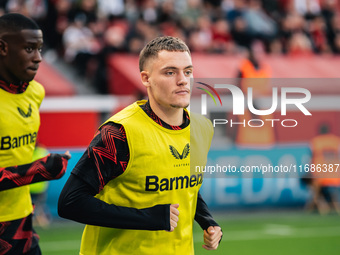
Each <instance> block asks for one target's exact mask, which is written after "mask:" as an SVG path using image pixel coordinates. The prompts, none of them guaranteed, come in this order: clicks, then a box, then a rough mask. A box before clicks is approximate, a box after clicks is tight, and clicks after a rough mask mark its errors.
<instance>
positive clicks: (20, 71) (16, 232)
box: [0, 14, 70, 255]
mask: <svg viewBox="0 0 340 255" xmlns="http://www.w3.org/2000/svg"><path fill="white" fill-rule="evenodd" d="M42 44H43V36H42V31H41V30H40V29H39V27H38V26H37V24H36V23H35V22H34V21H32V20H31V19H29V18H27V17H25V16H23V15H21V14H5V15H3V16H1V17H0V254H1V255H18V254H30V255H31V254H32V255H33V254H34V255H36V254H41V252H40V248H39V246H38V239H39V238H38V235H36V234H35V232H34V230H33V228H32V211H33V207H32V202H31V196H30V190H29V186H28V185H27V184H30V183H34V182H39V181H44V180H52V179H58V178H60V177H61V176H63V174H64V173H65V170H66V165H67V160H68V159H69V158H70V155H69V154H68V153H66V154H63V155H60V154H49V155H48V156H46V157H44V158H42V159H40V160H37V161H34V162H33V163H31V162H32V155H33V150H34V147H35V142H36V138H37V133H38V129H39V125H40V118H39V106H40V104H41V101H42V100H43V98H44V95H45V91H44V89H43V87H42V86H41V85H40V84H39V83H37V82H35V81H34V80H33V78H34V76H35V74H36V73H37V70H38V68H39V63H40V62H41V48H42Z"/></svg>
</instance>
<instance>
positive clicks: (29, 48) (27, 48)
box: [25, 47, 33, 53]
mask: <svg viewBox="0 0 340 255" xmlns="http://www.w3.org/2000/svg"><path fill="white" fill-rule="evenodd" d="M25 50H26V51H27V53H32V52H33V48H32V47H26V49H25Z"/></svg>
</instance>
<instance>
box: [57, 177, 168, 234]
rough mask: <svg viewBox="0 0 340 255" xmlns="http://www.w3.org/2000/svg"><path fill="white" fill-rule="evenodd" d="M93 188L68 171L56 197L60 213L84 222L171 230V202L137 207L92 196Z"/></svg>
mask: <svg viewBox="0 0 340 255" xmlns="http://www.w3.org/2000/svg"><path fill="white" fill-rule="evenodd" d="M96 193H97V192H96V191H95V190H93V188H92V187H91V186H90V185H88V184H87V183H86V182H84V181H83V180H82V179H80V178H79V177H78V176H76V175H74V174H71V176H70V177H69V179H68V180H67V182H66V184H65V186H64V188H63V190H62V192H61V194H60V197H59V201H58V213H59V215H60V216H61V217H63V218H66V219H70V220H74V221H77V222H80V223H83V224H88V225H95V226H102V227H111V228H122V229H140V230H170V222H169V221H170V215H169V214H170V205H156V206H154V207H151V208H145V209H136V208H130V207H123V206H116V205H114V204H108V203H106V202H104V201H102V200H100V199H97V198H95V197H94V196H95V195H96Z"/></svg>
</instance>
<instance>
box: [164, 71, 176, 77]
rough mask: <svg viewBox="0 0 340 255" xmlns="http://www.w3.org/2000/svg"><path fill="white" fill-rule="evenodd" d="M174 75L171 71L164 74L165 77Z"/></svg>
mask: <svg viewBox="0 0 340 255" xmlns="http://www.w3.org/2000/svg"><path fill="white" fill-rule="evenodd" d="M174 74H175V72H172V71H168V72H166V75H170V76H171V75H174Z"/></svg>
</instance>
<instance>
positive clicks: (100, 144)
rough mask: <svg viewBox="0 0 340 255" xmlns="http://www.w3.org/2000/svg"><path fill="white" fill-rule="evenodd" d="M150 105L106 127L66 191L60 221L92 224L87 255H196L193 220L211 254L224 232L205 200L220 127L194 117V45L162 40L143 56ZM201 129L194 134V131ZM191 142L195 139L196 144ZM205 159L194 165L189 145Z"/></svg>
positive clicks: (129, 111) (85, 243)
mask: <svg viewBox="0 0 340 255" xmlns="http://www.w3.org/2000/svg"><path fill="white" fill-rule="evenodd" d="M139 67H140V74H141V80H142V83H143V84H144V85H145V86H146V88H147V93H148V101H146V100H143V101H137V102H135V103H134V104H132V105H130V106H128V107H127V108H125V109H123V110H122V111H120V112H119V113H117V114H115V115H114V116H113V117H111V118H110V119H109V120H107V121H106V122H105V123H104V124H103V125H102V126H101V127H100V128H99V130H98V132H97V133H96V134H95V137H94V138H93V140H92V142H91V143H90V145H89V147H88V149H87V150H86V152H85V153H84V155H83V156H82V158H81V159H80V160H79V162H78V163H77V165H76V166H75V168H74V169H73V171H72V174H71V176H70V177H69V179H68V181H67V182H66V184H65V187H64V188H63V190H62V192H61V195H60V198H59V203H58V209H59V215H60V216H62V217H64V218H68V219H71V220H75V221H78V222H81V223H84V224H87V225H86V227H85V230H84V233H83V237H82V242H81V248H80V254H84V255H87V254H91V255H94V254H139V255H141V254H194V248H193V229H192V228H193V221H194V219H195V220H196V221H197V222H198V223H199V224H200V226H201V227H202V229H203V230H204V245H203V247H204V248H205V249H207V250H214V249H216V248H217V247H218V245H219V242H220V240H221V237H222V231H221V228H220V227H219V226H218V224H217V223H216V222H215V221H214V219H213V218H212V216H211V214H210V213H209V210H208V208H207V205H206V204H205V202H204V200H203V199H202V197H201V195H200V194H199V188H200V186H201V183H202V175H200V174H196V175H195V174H193V173H190V158H191V160H195V162H197V163H198V164H197V165H205V163H206V158H207V153H208V150H209V147H210V143H211V139H212V135H213V127H212V125H211V123H210V122H209V121H208V120H207V119H205V118H203V117H202V116H201V117H199V116H196V117H197V118H198V119H199V120H197V119H196V118H193V115H189V113H188V111H187V110H186V108H187V107H188V105H189V101H190V78H192V77H193V65H192V61H191V55H190V51H189V49H188V47H187V45H186V44H185V43H184V42H183V41H182V40H180V39H178V38H174V37H158V38H155V39H154V40H152V41H151V42H149V43H148V44H147V45H146V46H145V47H144V49H143V50H142V51H141V53H140V59H139ZM193 122H195V125H197V126H196V127H198V128H197V129H196V131H201V132H197V133H199V134H198V135H199V136H200V137H199V138H198V137H196V136H195V134H190V126H191V125H193ZM190 135H191V139H190ZM191 143H196V144H199V148H200V149H201V150H202V154H201V155H199V156H197V155H196V157H195V158H194V159H193V157H194V155H190V144H191Z"/></svg>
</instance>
